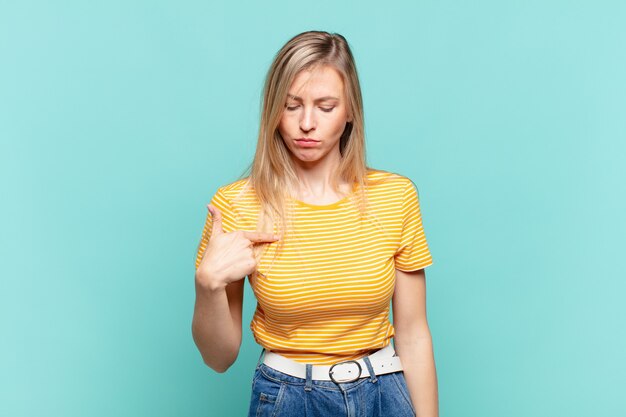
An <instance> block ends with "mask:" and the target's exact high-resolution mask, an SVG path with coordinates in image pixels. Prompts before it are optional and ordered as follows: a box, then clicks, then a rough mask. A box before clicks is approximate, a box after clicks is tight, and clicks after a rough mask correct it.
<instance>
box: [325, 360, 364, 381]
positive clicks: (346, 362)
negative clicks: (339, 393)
mask: <svg viewBox="0 0 626 417" xmlns="http://www.w3.org/2000/svg"><path fill="white" fill-rule="evenodd" d="M348 363H354V364H356V366H357V368H358V370H359V374H358V375H357V376H355V377H354V378H353V379H347V380H345V381H337V380H336V379H335V377H334V376H333V372H334V371H333V368H335V366H338V365H345V364H348ZM361 372H362V368H361V364H360V363H358V362H357V361H354V360H353V361H345V362H337V363H335V364H333V366H331V367H330V369H329V370H328V376H330V379H331V381H333V382H334V383H335V384H345V383H347V382H354V381H356V380H357V379H359V378H360V377H361ZM348 373H352V371H348ZM355 374H356V373H355Z"/></svg>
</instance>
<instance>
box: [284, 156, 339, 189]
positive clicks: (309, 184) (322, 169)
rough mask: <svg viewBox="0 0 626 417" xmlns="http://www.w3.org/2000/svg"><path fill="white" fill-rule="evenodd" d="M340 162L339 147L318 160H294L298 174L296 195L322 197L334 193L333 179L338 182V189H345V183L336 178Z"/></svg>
mask: <svg viewBox="0 0 626 417" xmlns="http://www.w3.org/2000/svg"><path fill="white" fill-rule="evenodd" d="M294 159H295V158H294ZM340 162H341V155H340V153H339V149H337V151H336V152H331V153H329V154H328V155H326V157H325V158H323V159H321V160H319V161H312V162H306V161H301V160H294V168H295V171H296V175H297V176H298V184H296V185H295V188H296V189H295V190H294V193H295V194H296V196H299V197H322V198H323V197H328V196H332V195H335V194H336V192H335V190H334V188H333V183H334V182H335V180H337V182H338V185H339V187H340V191H345V190H344V187H345V186H346V184H344V183H343V181H342V180H341V179H336V175H337V169H338V168H339V164H340Z"/></svg>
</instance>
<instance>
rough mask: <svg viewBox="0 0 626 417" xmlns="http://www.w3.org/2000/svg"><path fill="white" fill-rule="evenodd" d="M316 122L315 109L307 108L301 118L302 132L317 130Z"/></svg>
mask: <svg viewBox="0 0 626 417" xmlns="http://www.w3.org/2000/svg"><path fill="white" fill-rule="evenodd" d="M315 126H316V120H315V114H314V112H313V107H305V108H304V111H303V112H302V113H301V117H300V130H302V131H303V132H310V131H311V130H313V129H315Z"/></svg>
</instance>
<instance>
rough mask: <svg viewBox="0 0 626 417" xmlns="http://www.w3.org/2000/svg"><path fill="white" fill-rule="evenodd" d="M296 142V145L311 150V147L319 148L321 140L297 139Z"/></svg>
mask: <svg viewBox="0 0 626 417" xmlns="http://www.w3.org/2000/svg"><path fill="white" fill-rule="evenodd" d="M295 142H296V145H298V146H300V147H302V148H311V147H314V146H317V144H318V143H320V141H319V140H315V139H311V138H300V139H296V140H295Z"/></svg>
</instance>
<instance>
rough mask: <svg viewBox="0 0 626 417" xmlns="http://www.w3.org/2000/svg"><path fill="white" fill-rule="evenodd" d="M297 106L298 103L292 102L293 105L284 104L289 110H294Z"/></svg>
mask: <svg viewBox="0 0 626 417" xmlns="http://www.w3.org/2000/svg"><path fill="white" fill-rule="evenodd" d="M298 107H300V106H299V105H297V104H293V105H291V106H290V105H288V104H285V108H286V109H287V110H289V111H294V110H296V109H297V108H298Z"/></svg>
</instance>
